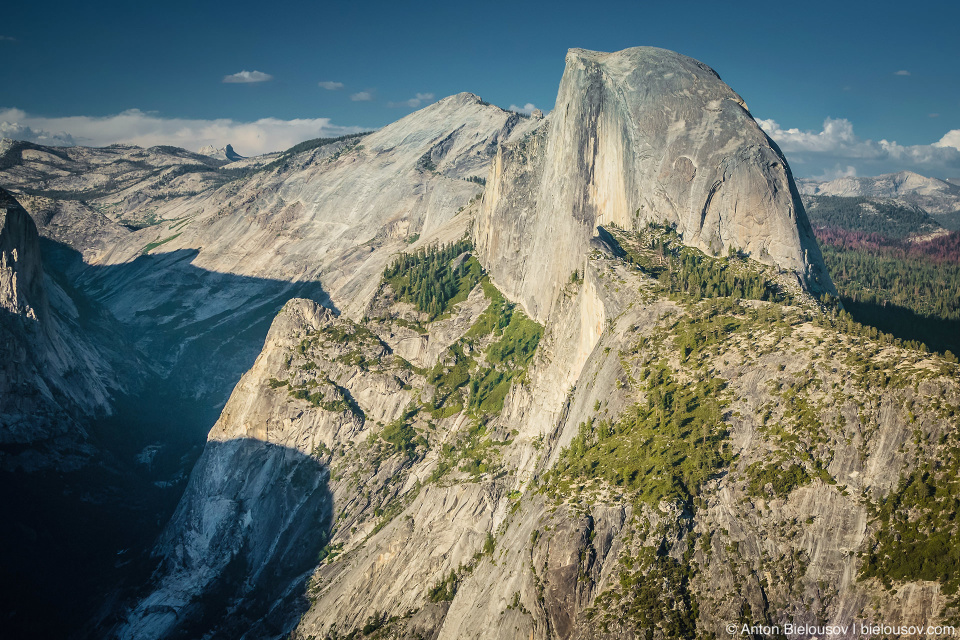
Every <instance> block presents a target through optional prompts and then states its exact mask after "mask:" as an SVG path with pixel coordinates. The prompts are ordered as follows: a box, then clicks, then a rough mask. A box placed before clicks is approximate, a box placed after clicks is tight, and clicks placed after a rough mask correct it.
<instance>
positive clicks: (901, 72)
mask: <svg viewBox="0 0 960 640" xmlns="http://www.w3.org/2000/svg"><path fill="white" fill-rule="evenodd" d="M893 75H895V76H908V75H910V72H909V71H907V70H906V69H900V71H894V72H893Z"/></svg>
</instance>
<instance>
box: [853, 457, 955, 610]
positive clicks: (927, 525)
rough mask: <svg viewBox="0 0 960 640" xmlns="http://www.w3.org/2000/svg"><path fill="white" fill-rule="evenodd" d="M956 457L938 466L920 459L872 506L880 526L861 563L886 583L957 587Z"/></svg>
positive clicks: (952, 591)
mask: <svg viewBox="0 0 960 640" xmlns="http://www.w3.org/2000/svg"><path fill="white" fill-rule="evenodd" d="M958 476H960V457H958V456H956V455H951V456H950V459H949V460H948V461H947V462H946V464H943V466H941V467H940V468H935V466H934V464H933V463H926V464H924V465H921V466H920V467H919V468H918V469H917V470H916V471H914V472H913V473H912V474H910V475H909V476H907V477H905V478H903V479H902V480H901V482H900V485H899V487H898V488H897V489H896V490H895V491H891V492H890V494H889V495H888V496H887V497H886V498H885V499H883V500H880V501H878V503H877V504H876V506H875V507H874V516H875V517H876V519H877V521H878V522H879V525H880V528H879V530H878V531H877V534H876V544H875V546H874V548H873V550H872V551H870V552H869V553H868V554H866V556H865V561H864V564H863V566H862V567H861V569H860V575H861V577H864V578H871V577H875V578H878V579H879V580H880V581H881V582H882V583H883V584H884V586H885V587H887V588H888V589H889V588H891V587H892V586H893V582H892V581H894V580H897V581H914V580H933V581H937V582H940V584H941V585H942V589H943V592H944V593H945V594H947V595H951V596H956V595H957V593H958V591H960V543H958V542H957V540H958V534H960V523H958V521H957V514H958V513H960V480H958Z"/></svg>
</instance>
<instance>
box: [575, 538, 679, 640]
mask: <svg viewBox="0 0 960 640" xmlns="http://www.w3.org/2000/svg"><path fill="white" fill-rule="evenodd" d="M623 566H624V568H623V569H622V570H621V571H620V575H619V581H618V584H617V585H616V586H615V587H614V588H612V589H608V590H607V591H604V592H603V593H601V594H600V595H599V596H597V599H596V600H595V602H594V605H593V606H592V607H591V608H590V609H588V610H587V613H586V615H587V618H588V619H589V620H592V621H595V623H596V624H598V626H600V628H601V630H603V631H605V632H608V631H609V630H610V629H611V627H614V628H615V627H617V626H620V625H624V626H629V627H632V628H633V629H634V630H635V631H636V632H638V633H637V634H636V637H638V638H645V639H649V640H652V639H653V638H654V637H659V636H655V633H659V634H662V637H664V638H695V637H696V636H697V634H696V630H697V622H696V620H697V613H698V608H697V604H696V602H695V600H694V599H693V598H691V593H690V570H689V565H688V564H687V563H686V562H683V563H681V562H680V561H678V560H676V559H674V558H671V557H670V556H668V555H665V554H660V553H658V552H657V550H656V549H654V548H652V547H644V548H642V549H641V551H640V554H639V556H638V557H636V558H634V557H629V556H628V557H626V558H624V559H623Z"/></svg>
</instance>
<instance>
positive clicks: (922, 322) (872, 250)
mask: <svg viewBox="0 0 960 640" xmlns="http://www.w3.org/2000/svg"><path fill="white" fill-rule="evenodd" d="M816 234H817V239H818V240H819V242H820V246H821V250H822V252H823V258H824V260H825V261H826V263H827V268H828V269H829V270H830V275H831V277H832V278H833V282H834V284H835V285H836V287H837V291H839V292H840V296H841V299H842V300H843V303H844V306H845V307H846V308H847V310H848V311H849V312H850V313H851V314H852V315H853V316H854V317H855V318H856V319H857V320H858V321H859V322H862V323H864V324H870V325H873V326H875V327H877V328H879V329H881V330H883V331H886V332H888V333H893V334H894V335H896V336H898V337H901V338H904V339H910V340H919V341H920V342H923V343H925V344H926V345H927V346H928V347H929V348H931V349H935V350H937V351H941V352H943V351H948V350H949V351H952V352H953V353H960V231H953V232H951V233H950V234H948V235H941V236H938V237H936V238H934V239H932V240H927V241H923V242H910V241H907V240H903V239H897V238H892V237H889V236H885V235H881V234H879V233H866V232H858V231H850V230H847V229H843V228H839V227H819V228H816Z"/></svg>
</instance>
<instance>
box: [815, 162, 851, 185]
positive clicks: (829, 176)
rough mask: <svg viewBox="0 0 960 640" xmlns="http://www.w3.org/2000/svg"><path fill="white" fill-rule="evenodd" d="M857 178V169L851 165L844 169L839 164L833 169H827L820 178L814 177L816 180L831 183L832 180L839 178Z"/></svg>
mask: <svg viewBox="0 0 960 640" xmlns="http://www.w3.org/2000/svg"><path fill="white" fill-rule="evenodd" d="M856 177H857V168H856V167H854V166H853V165H851V164H848V165H847V166H846V167H842V166H840V165H839V164H837V165H834V167H833V168H832V169H827V170H826V171H824V172H823V173H821V174H820V175H818V176H813V178H814V179H816V180H823V181H824V182H829V181H830V180H836V179H837V178H856Z"/></svg>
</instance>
